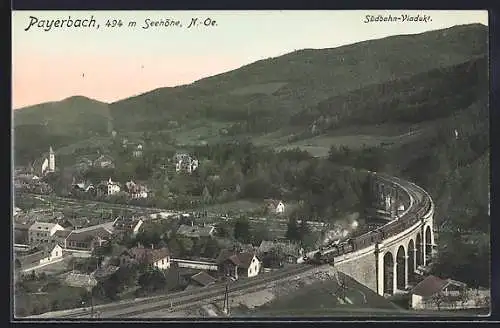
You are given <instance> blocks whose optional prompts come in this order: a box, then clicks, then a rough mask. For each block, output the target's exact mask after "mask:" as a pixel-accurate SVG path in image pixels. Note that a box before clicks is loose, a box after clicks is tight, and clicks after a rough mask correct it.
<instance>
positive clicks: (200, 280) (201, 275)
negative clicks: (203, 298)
mask: <svg viewBox="0 0 500 328" xmlns="http://www.w3.org/2000/svg"><path fill="white" fill-rule="evenodd" d="M190 280H191V281H192V282H193V283H194V284H195V285H197V286H201V287H207V286H210V285H213V284H215V283H216V282H217V279H215V278H214V277H212V276H211V275H209V274H208V273H206V272H204V271H200V272H198V273H197V274H195V275H193V276H191V277H190Z"/></svg>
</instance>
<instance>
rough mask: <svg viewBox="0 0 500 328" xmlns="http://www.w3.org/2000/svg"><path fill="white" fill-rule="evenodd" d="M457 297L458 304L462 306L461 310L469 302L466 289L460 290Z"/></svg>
mask: <svg viewBox="0 0 500 328" xmlns="http://www.w3.org/2000/svg"><path fill="white" fill-rule="evenodd" d="M458 297H459V299H460V303H461V304H462V308H464V307H465V304H466V303H467V302H468V301H469V300H470V294H469V290H468V289H467V287H464V288H462V290H461V291H460V294H458Z"/></svg>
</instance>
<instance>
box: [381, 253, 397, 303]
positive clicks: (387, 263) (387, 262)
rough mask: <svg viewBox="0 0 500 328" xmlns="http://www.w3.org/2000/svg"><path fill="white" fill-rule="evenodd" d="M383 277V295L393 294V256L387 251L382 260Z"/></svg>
mask: <svg viewBox="0 0 500 328" xmlns="http://www.w3.org/2000/svg"><path fill="white" fill-rule="evenodd" d="M383 263H384V266H383V272H384V274H383V277H384V294H391V295H392V294H393V293H394V287H395V286H394V256H393V255H392V252H390V251H388V252H386V253H385V254H384V259H383Z"/></svg>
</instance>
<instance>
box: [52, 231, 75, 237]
mask: <svg viewBox="0 0 500 328" xmlns="http://www.w3.org/2000/svg"><path fill="white" fill-rule="evenodd" d="M70 233H71V231H69V230H57V231H56V232H55V233H54V236H56V237H59V238H66V237H68V236H69V234H70Z"/></svg>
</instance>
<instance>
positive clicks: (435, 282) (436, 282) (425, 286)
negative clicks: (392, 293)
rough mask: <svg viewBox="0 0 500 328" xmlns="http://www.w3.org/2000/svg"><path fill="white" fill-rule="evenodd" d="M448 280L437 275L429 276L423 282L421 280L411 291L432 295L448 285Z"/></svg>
mask: <svg viewBox="0 0 500 328" xmlns="http://www.w3.org/2000/svg"><path fill="white" fill-rule="evenodd" d="M447 283H448V282H447V281H446V280H443V279H441V278H438V277H436V276H428V277H426V278H425V279H424V280H422V281H421V282H419V283H418V284H417V285H416V286H415V287H414V288H413V289H412V291H411V293H412V294H415V295H419V296H424V297H427V296H432V295H434V294H436V293H438V292H440V291H441V290H443V288H444V287H445V285H447Z"/></svg>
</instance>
